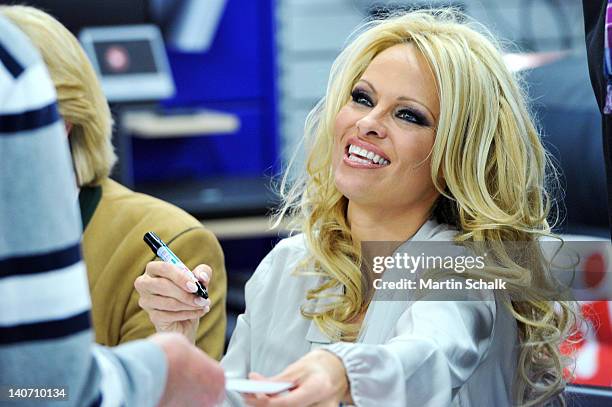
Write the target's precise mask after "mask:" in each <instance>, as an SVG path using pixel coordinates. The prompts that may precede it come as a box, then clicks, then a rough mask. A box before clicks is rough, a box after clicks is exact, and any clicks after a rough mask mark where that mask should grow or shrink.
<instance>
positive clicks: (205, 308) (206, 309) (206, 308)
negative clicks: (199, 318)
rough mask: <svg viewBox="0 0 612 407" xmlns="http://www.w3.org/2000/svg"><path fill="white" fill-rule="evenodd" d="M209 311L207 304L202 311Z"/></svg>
mask: <svg viewBox="0 0 612 407" xmlns="http://www.w3.org/2000/svg"><path fill="white" fill-rule="evenodd" d="M209 311H210V307H209V306H208V305H207V306H205V307H204V312H206V313H208V312H209Z"/></svg>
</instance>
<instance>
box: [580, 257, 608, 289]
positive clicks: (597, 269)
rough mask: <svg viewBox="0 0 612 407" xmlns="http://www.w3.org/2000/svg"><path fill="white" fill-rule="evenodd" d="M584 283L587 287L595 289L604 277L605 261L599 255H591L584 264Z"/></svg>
mask: <svg viewBox="0 0 612 407" xmlns="http://www.w3.org/2000/svg"><path fill="white" fill-rule="evenodd" d="M584 271H585V276H584V281H585V283H586V285H587V287H597V286H598V285H599V284H601V282H602V281H603V279H604V277H605V260H604V257H603V255H602V254H601V253H593V254H591V255H590V256H589V257H588V258H587V259H586V262H585V267H584Z"/></svg>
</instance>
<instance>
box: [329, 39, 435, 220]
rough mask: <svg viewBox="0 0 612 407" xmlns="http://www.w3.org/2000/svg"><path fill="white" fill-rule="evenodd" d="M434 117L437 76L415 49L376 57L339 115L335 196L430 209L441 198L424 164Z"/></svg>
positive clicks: (356, 201)
mask: <svg viewBox="0 0 612 407" xmlns="http://www.w3.org/2000/svg"><path fill="white" fill-rule="evenodd" d="M439 112H440V103H439V100H438V94H437V91H436V84H435V78H434V76H433V74H432V72H431V69H430V68H429V66H428V64H427V61H426V60H425V58H424V57H423V56H422V54H421V53H420V52H419V51H418V50H417V48H416V47H415V46H414V45H412V44H401V45H395V46H392V47H390V48H387V49H386V50H384V51H383V52H381V53H380V54H378V55H377V56H376V57H375V58H374V59H373V60H372V61H371V62H370V65H368V67H367V69H366V70H365V72H364V73H363V75H362V76H361V78H360V79H359V81H358V82H357V83H356V84H355V86H354V87H353V89H352V90H351V99H350V100H349V101H348V103H347V104H346V105H344V107H342V109H341V110H340V112H338V115H337V116H336V121H335V125H334V133H335V134H334V136H335V143H334V155H333V167H334V177H335V183H336V187H337V188H338V190H339V191H340V192H341V193H342V194H343V195H344V196H346V197H347V198H348V199H349V201H350V202H352V203H353V204H359V205H363V206H372V205H376V206H378V207H382V208H389V209H395V210H397V209H400V210H404V209H405V210H410V209H411V208H413V207H420V206H422V205H427V207H430V206H431V205H432V204H433V203H434V202H435V199H436V198H437V196H438V195H439V193H438V192H437V190H436V189H435V187H434V184H433V181H432V179H431V172H430V171H431V161H430V158H429V156H430V152H431V149H432V147H433V144H434V138H435V133H436V127H437V123H438V117H439V114H440V113H439Z"/></svg>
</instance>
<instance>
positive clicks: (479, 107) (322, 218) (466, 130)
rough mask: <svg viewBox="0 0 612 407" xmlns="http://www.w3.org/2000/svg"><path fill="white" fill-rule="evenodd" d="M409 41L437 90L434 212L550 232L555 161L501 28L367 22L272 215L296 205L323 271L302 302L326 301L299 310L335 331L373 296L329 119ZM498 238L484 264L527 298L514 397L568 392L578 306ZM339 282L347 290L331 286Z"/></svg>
mask: <svg viewBox="0 0 612 407" xmlns="http://www.w3.org/2000/svg"><path fill="white" fill-rule="evenodd" d="M476 27H477V28H476ZM408 42H410V43H412V44H414V45H415V46H416V48H417V49H418V50H419V51H420V52H421V53H422V55H423V56H424V57H425V59H426V60H427V62H428V64H429V66H430V68H431V70H432V72H433V74H434V76H435V79H436V86H437V90H438V95H439V100H440V118H439V124H438V127H437V129H436V135H435V141H434V146H433V150H432V152H431V177H432V180H433V182H434V184H435V186H436V188H437V189H438V191H439V192H440V194H441V195H440V198H439V199H438V201H437V202H436V204H435V205H434V207H433V208H432V217H435V218H437V219H438V220H439V221H441V222H444V223H449V224H451V225H453V226H455V227H456V228H457V229H458V230H459V233H458V235H457V237H456V240H458V241H468V242H497V243H501V242H506V241H509V242H530V241H537V239H538V238H540V237H542V236H550V235H551V229H550V225H549V223H548V221H547V218H548V217H549V214H550V212H551V206H552V201H553V200H552V199H551V197H550V196H549V194H548V193H547V189H546V188H547V186H548V184H549V180H548V179H546V177H547V175H546V174H547V169H548V168H552V167H550V166H549V157H548V155H547V153H546V151H545V149H544V148H543V146H542V143H541V141H540V137H539V134H538V131H537V130H536V128H535V126H534V123H533V120H532V117H531V115H530V113H529V110H528V108H527V104H526V96H525V94H524V91H523V90H522V88H521V87H520V86H519V83H520V80H519V78H517V77H516V76H515V75H514V74H513V73H511V72H510V71H509V70H508V69H507V67H506V66H505V64H504V61H503V58H502V53H501V51H500V50H501V47H500V45H499V43H498V42H497V41H496V40H495V39H494V37H493V36H492V35H491V34H490V33H489V32H488V31H487V30H486V29H484V28H483V27H482V26H479V25H477V24H475V23H473V22H466V17H465V16H463V15H461V14H460V13H458V12H456V11H453V10H435V11H415V12H409V13H406V14H402V15H397V16H392V17H390V18H387V19H384V20H376V21H369V22H367V23H365V24H364V26H363V27H362V28H361V29H360V30H358V31H357V32H356V33H355V35H354V37H353V39H352V41H350V43H349V44H348V45H347V46H346V47H345V48H344V49H343V51H342V52H341V53H340V55H339V56H338V57H337V59H336V60H335V62H334V64H333V66H332V68H331V73H330V78H329V82H328V86H327V91H326V94H325V96H324V97H323V98H322V99H321V100H320V101H319V102H318V103H317V105H316V106H315V107H314V109H313V110H312V111H311V112H310V114H309V115H308V117H307V119H306V125H305V139H304V140H305V142H307V149H308V152H309V153H308V159H307V162H306V171H304V173H303V174H302V175H301V178H298V179H297V180H296V179H294V178H293V177H292V176H289V175H288V174H290V173H291V174H293V173H292V172H291V171H290V170H291V168H289V169H288V171H287V172H286V175H285V178H284V179H283V182H282V184H281V194H282V197H283V206H282V208H281V209H280V210H279V212H278V214H277V222H280V220H281V219H282V218H283V217H284V216H286V215H290V218H292V219H293V222H294V223H293V225H294V227H295V229H297V230H299V231H302V232H303V233H304V235H305V237H306V241H307V245H308V248H309V251H310V254H311V258H310V259H309V261H308V263H309V264H310V265H311V266H312V265H313V264H314V270H315V273H318V274H319V275H323V276H324V277H326V278H325V279H324V280H323V281H324V282H323V283H322V284H321V285H320V286H319V287H317V288H315V289H313V290H311V291H309V292H308V293H307V298H306V300H307V302H306V304H307V305H308V304H309V303H310V304H312V303H314V301H316V300H319V299H327V300H328V301H325V304H326V306H325V307H324V308H321V307H318V309H314V310H313V308H312V307H307V306H306V307H304V308H303V309H302V313H303V315H304V316H305V317H307V318H312V319H313V320H314V322H315V323H316V324H317V326H318V327H319V328H320V329H321V330H322V331H323V332H325V333H326V334H327V335H328V336H329V337H331V338H332V339H339V338H342V339H343V340H355V338H356V337H357V335H358V332H359V329H360V322H358V321H359V316H360V315H362V314H363V313H364V312H365V311H366V310H367V307H368V306H369V301H370V300H371V298H370V297H368V295H367V294H365V291H364V290H363V289H362V288H363V286H364V284H365V283H366V280H365V277H364V276H363V274H362V273H361V271H360V267H361V261H362V259H361V252H360V247H359V246H358V245H357V244H355V242H354V241H353V239H352V237H351V230H350V226H349V224H348V221H347V215H346V211H347V205H348V200H347V198H346V197H344V196H343V195H342V194H341V193H340V192H339V191H338V189H337V188H336V186H335V184H334V174H333V170H332V151H333V143H334V132H333V126H334V120H335V118H336V115H337V114H338V112H339V111H340V109H341V108H342V107H343V106H344V105H345V104H346V103H347V102H348V101H349V98H350V91H351V89H352V87H353V86H354V85H355V83H356V82H357V81H358V80H359V78H360V77H361V75H362V74H363V72H364V71H365V69H366V68H367V66H368V65H369V63H370V62H371V61H372V59H373V58H374V57H376V56H377V55H378V54H379V53H381V52H382V51H383V50H385V49H387V48H389V47H391V46H394V45H397V44H404V43H408ZM294 161H295V157H294V159H293V160H292V163H291V164H290V166H291V165H293V162H294ZM552 175H553V178H555V174H554V171H553V173H552ZM496 247H497V249H498V250H499V251H500V252H499V253H498V256H497V257H498V259H501V260H500V261H501V263H502V266H506V267H498V268H494V269H487V274H486V275H483V277H485V278H489V279H492V278H495V277H502V278H503V279H504V280H505V281H506V282H507V287H508V291H509V292H510V293H511V294H513V293H515V294H520V298H522V299H523V300H521V301H512V302H510V301H509V302H508V303H507V304H505V305H506V306H507V307H508V308H509V310H510V312H511V313H512V315H513V316H514V318H515V319H516V322H517V326H518V330H519V332H518V339H519V342H520V345H521V348H520V354H519V360H518V361H517V363H518V372H517V376H516V380H515V399H516V400H515V401H516V402H517V403H518V404H521V405H525V406H533V405H539V404H542V403H544V402H546V401H551V400H553V399H555V398H558V399H560V400H561V402H564V401H563V397H562V394H561V392H562V390H563V389H564V387H565V380H566V377H565V375H564V368H565V366H566V362H567V360H566V359H565V358H564V356H563V355H562V354H561V353H560V351H559V345H560V343H561V342H562V341H563V340H564V339H565V338H567V337H568V335H569V332H570V330H571V328H572V327H573V326H574V323H575V320H574V319H575V316H576V315H575V305H574V304H573V303H572V302H563V301H551V300H550V299H547V298H546V297H544V296H543V295H542V293H540V292H538V290H537V289H536V288H535V287H534V282H536V281H540V280H543V279H544V278H543V277H542V275H541V273H543V269H542V268H541V267H535V268H529V267H525V266H524V265H521V264H517V263H516V262H514V261H513V260H512V259H511V258H510V256H509V255H508V254H507V253H504V252H503V251H504V248H503V245H501V244H499V245H497V246H496ZM311 270H312V269H311ZM494 273H498V274H497V275H495V274H494ZM310 274H312V271H311V272H310ZM338 287H342V289H343V290H344V295H341V296H338V295H335V296H334V295H331V294H329V293H330V289H334V288H338ZM330 299H331V301H330Z"/></svg>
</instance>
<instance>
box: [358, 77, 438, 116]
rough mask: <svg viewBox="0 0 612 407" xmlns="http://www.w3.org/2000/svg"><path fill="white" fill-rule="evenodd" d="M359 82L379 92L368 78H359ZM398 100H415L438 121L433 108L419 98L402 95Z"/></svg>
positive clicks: (414, 101)
mask: <svg viewBox="0 0 612 407" xmlns="http://www.w3.org/2000/svg"><path fill="white" fill-rule="evenodd" d="M359 82H365V83H366V84H367V85H368V86H369V87H370V88H372V90H373V91H374V93H378V92H376V88H375V87H374V85H372V83H370V82H369V81H368V80H367V79H363V78H361V79H359V81H357V83H359ZM397 100H400V101H407V102H413V103H416V104H419V105H421V106H423V108H424V109H425V110H427V112H428V113H429V114H430V115H431V117H432V118H433V120H434V122H435V121H436V115H434V114H433V112H432V111H431V109H430V108H429V107H428V106H427V105H426V104H425V103H423V102H421V101H419V100H417V99H415V98H411V97H408V96H400V97H398V98H397Z"/></svg>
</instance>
